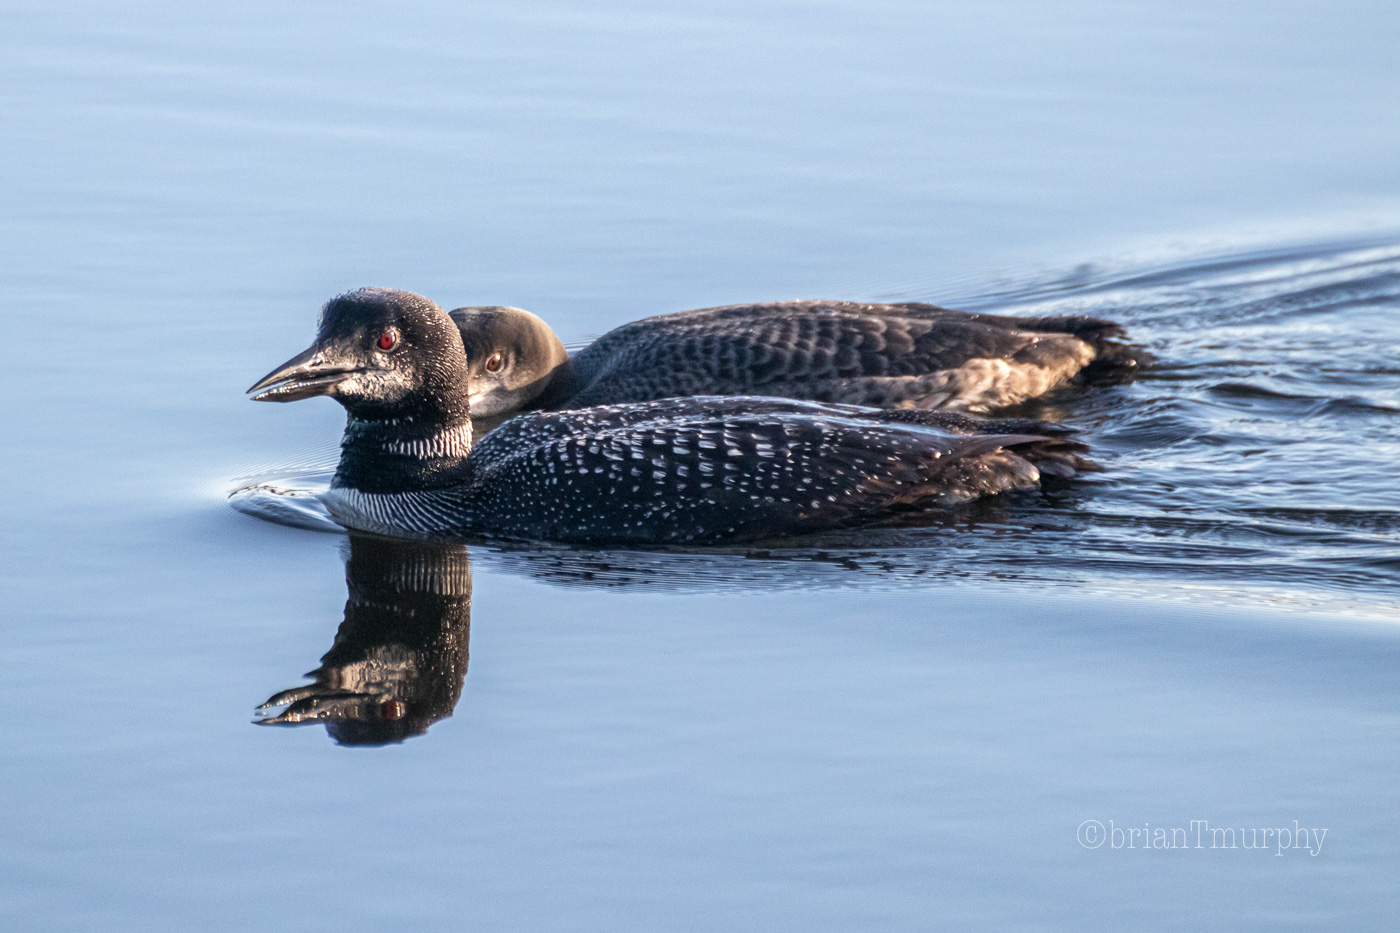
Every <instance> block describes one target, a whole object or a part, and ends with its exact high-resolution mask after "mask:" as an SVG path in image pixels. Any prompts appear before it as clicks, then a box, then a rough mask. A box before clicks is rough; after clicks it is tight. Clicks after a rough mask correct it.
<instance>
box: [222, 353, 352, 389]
mask: <svg viewBox="0 0 1400 933" xmlns="http://www.w3.org/2000/svg"><path fill="white" fill-rule="evenodd" d="M358 371H359V370H358V369H353V368H349V367H345V366H337V365H335V364H334V363H331V362H329V361H327V360H326V359H325V358H324V357H323V354H322V352H321V347H320V346H319V345H316V344H313V345H312V346H311V347H310V348H309V349H307V350H305V351H303V352H301V353H298V354H297V355H296V356H294V357H292V358H291V359H290V360H287V362H285V363H283V364H282V365H281V366H279V367H277V368H276V369H274V370H273V371H272V372H270V373H268V374H267V375H266V376H263V377H262V378H261V379H259V380H258V381H257V382H256V383H254V384H253V387H252V388H251V389H249V390H248V392H249V393H253V392H256V393H257V395H254V396H253V401H255V402H295V401H298V400H299V399H304V398H312V397H314V396H317V395H326V394H328V393H329V392H330V391H331V390H332V389H334V388H335V387H336V386H337V385H339V384H340V383H341V382H344V381H345V380H346V379H347V378H349V377H350V376H351V375H353V374H354V373H356V372H358Z"/></svg>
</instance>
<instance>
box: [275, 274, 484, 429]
mask: <svg viewBox="0 0 1400 933" xmlns="http://www.w3.org/2000/svg"><path fill="white" fill-rule="evenodd" d="M248 391H249V393H252V394H253V400H254V401H257V402H295V401H297V400H299V399H304V398H312V397H314V396H317V395H328V396H330V397H331V398H333V399H335V400H336V401H337V402H339V403H340V404H342V405H344V406H345V409H346V410H347V411H348V412H349V413H350V414H351V415H354V416H355V417H356V418H360V419H383V418H394V417H411V416H414V415H417V414H423V415H428V416H443V415H449V416H450V415H460V416H465V415H467V414H468V412H467V397H468V390H467V360H466V353H465V351H464V350H463V347H462V337H461V334H460V332H459V331H458V329H457V325H456V324H455V323H454V322H453V320H452V319H451V318H450V317H448V316H447V312H445V311H443V310H442V308H439V307H438V306H437V305H435V304H433V302H431V301H429V300H428V299H426V298H424V297H422V296H421V295H415V294H413V293H412V292H405V291H399V290H398V289H393V288H361V289H357V290H355V291H353V292H347V293H346V294H344V295H341V296H339V297H337V298H333V299H331V300H330V301H328V302H327V303H326V305H325V307H324V308H322V309H321V318H320V322H319V326H318V327H317V330H316V341H315V343H313V344H312V345H311V346H310V347H308V348H307V349H306V350H305V351H303V352H301V353H299V354H297V355H296V356H294V357H292V358H291V359H290V360H288V361H287V362H285V363H283V364H282V365H281V366H279V367H277V368H276V369H274V370H273V371H272V372H270V373H268V374H267V375H266V376H264V377H263V378H262V379H260V380H258V382H257V383H256V384H254V385H253V387H252V388H250V389H249V390H248Z"/></svg>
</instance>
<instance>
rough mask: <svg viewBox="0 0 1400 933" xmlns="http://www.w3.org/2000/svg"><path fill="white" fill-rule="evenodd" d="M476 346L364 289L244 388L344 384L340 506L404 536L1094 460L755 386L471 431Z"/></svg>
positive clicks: (1052, 436)
mask: <svg viewBox="0 0 1400 933" xmlns="http://www.w3.org/2000/svg"><path fill="white" fill-rule="evenodd" d="M462 346H463V345H462V340H461V336H460V334H459V331H458V329H457V327H456V326H455V324H454V322H453V320H452V319H451V318H450V317H449V316H448V315H447V313H446V312H445V311H443V310H442V309H441V308H439V307H438V306H437V305H435V304H433V303H432V302H431V301H429V300H428V299H426V298H423V297H420V296H418V295H414V294H412V293H410V292H404V291H397V290H393V289H381V288H362V289H359V290H358V291H353V292H349V293H347V294H345V295H341V296H340V297H338V298H335V299H332V300H331V301H330V302H328V303H327V304H326V305H325V307H324V308H323V309H322V311H321V318H320V323H319V328H318V331H317V335H316V341H315V343H313V344H312V346H311V347H310V348H309V349H308V350H306V351H305V352H303V353H301V354H300V355H298V356H296V357H294V358H293V359H291V360H289V361H288V362H286V363H285V364H283V365H282V366H279V367H278V368H277V369H275V370H273V371H272V372H271V373H269V374H268V375H267V376H266V377H264V378H263V379H261V380H259V381H258V383H257V384H256V385H254V386H253V387H252V388H251V389H249V390H248V391H249V392H250V393H256V394H255V395H254V396H253V398H254V399H255V400H258V401H295V400H297V399H303V398H310V397H312V396H317V395H329V396H331V397H332V398H334V399H335V400H336V401H337V402H339V403H340V404H341V405H343V406H344V407H345V409H346V412H347V415H348V417H347V422H346V427H345V435H344V438H343V439H342V441H341V456H340V463H339V465H338V467H337V468H336V472H335V476H334V478H333V479H332V481H331V488H330V490H329V492H328V493H327V495H326V505H327V509H328V511H329V512H330V514H331V516H332V517H333V518H334V519H335V520H336V521H338V522H340V523H341V524H343V525H345V526H347V527H350V528H355V529H360V530H364V531H372V532H379V533H384V534H390V535H410V536H428V537H433V536H441V535H448V536H464V535H465V536H504V537H510V538H520V539H532V540H554V541H566V542H580V543H594V544H680V543H701V542H718V541H742V540H754V539H761V538H777V537H784V536H788V535H796V534H803V533H807V532H814V531H820V530H825V529H831V528H840V527H847V526H851V525H858V524H865V523H871V522H877V521H881V520H885V519H889V518H891V517H893V516H895V515H897V514H899V513H905V512H909V511H915V510H921V509H925V508H929V507H936V506H945V505H952V504H956V503H960V502H965V501H968V500H971V499H975V498H977V497H979V496H983V495H988V494H991V493H998V492H1003V491H1006V490H1012V489H1027V488H1032V487H1035V486H1036V485H1037V484H1038V483H1039V481H1040V477H1041V474H1042V473H1047V474H1052V475H1058V476H1072V475H1074V474H1075V473H1077V472H1079V471H1081V470H1084V469H1086V468H1087V469H1092V468H1093V467H1092V465H1091V464H1088V463H1087V462H1086V461H1085V460H1084V459H1083V458H1082V457H1081V454H1083V453H1084V452H1085V450H1086V448H1085V446H1084V445H1083V444H1081V443H1079V442H1077V441H1074V440H1070V439H1068V438H1066V437H1065V436H1063V435H1064V434H1065V433H1066V432H1065V431H1064V430H1063V429H1059V428H1056V427H1054V426H1051V425H1046V424H1044V423H1042V422H1034V421H1024V420H1023V421H1012V422H989V423H982V422H979V421H977V420H976V419H972V418H969V417H967V416H964V415H959V414H956V413H945V412H926V411H919V410H896V411H881V410H876V409H868V408H859V407H855V406H848V405H827V404H821V403H815V402H803V401H797V400H788V399H773V398H749V397H737V398H734V397H726V398H719V397H711V396H701V397H696V398H683V399H668V400H663V401H657V402H645V403H638V404H630V405H608V406H599V407H593V408H585V409H579V410H571V411H560V412H537V413H533V414H527V415H521V416H519V417H516V418H513V419H511V420H509V421H507V422H506V423H505V424H504V425H503V426H501V427H500V428H498V429H497V430H495V431H494V432H492V433H490V434H488V435H487V436H486V437H485V438H484V439H483V440H481V442H480V443H478V444H475V445H473V442H472V420H471V408H470V402H469V392H470V389H469V386H468V380H467V357H466V355H465V354H464V353H463V350H462ZM1008 428H1010V429H1014V430H1013V433H992V434H986V433H981V432H986V431H1005V430H1007V429H1008ZM950 429H951V430H952V431H956V430H962V431H964V432H972V433H963V434H957V433H950Z"/></svg>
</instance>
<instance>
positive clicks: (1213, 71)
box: [0, 0, 1400, 931]
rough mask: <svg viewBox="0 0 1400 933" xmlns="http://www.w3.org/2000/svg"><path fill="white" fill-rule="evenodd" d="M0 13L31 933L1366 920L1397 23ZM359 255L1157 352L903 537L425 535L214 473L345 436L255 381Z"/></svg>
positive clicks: (1393, 276) (1389, 343)
mask: <svg viewBox="0 0 1400 933" xmlns="http://www.w3.org/2000/svg"><path fill="white" fill-rule="evenodd" d="M0 15H3V17H4V22H5V25H6V35H7V38H9V39H10V42H9V52H8V54H7V55H6V56H5V59H4V61H3V62H0V75H3V79H4V80H0V113H3V115H4V117H5V125H6V128H7V130H6V132H5V133H4V134H0V165H3V169H0V185H3V191H4V196H5V205H6V209H5V211H4V212H0V242H3V243H4V246H5V249H4V250H3V251H0V303H3V306H4V309H5V312H6V313H5V321H6V325H7V326H6V331H5V339H6V349H7V351H8V352H7V355H6V365H5V366H4V367H3V375H0V379H3V380H4V386H5V389H6V392H5V397H6V400H7V404H6V407H5V424H6V427H7V428H8V430H7V431H6V442H5V443H4V444H3V445H0V464H3V469H4V478H5V481H6V485H5V488H6V490H7V492H6V495H5V496H4V497H0V517H2V518H3V521H0V547H2V548H3V552H2V553H3V557H4V560H3V561H0V583H3V587H4V593H5V597H4V609H5V611H4V618H5V620H6V631H7V634H8V635H9V640H8V646H7V649H6V651H5V652H3V654H0V675H3V677H4V681H5V683H6V685H7V688H8V691H7V696H8V697H9V699H10V702H11V706H12V710H13V713H14V714H13V715H11V716H10V717H9V718H8V719H7V726H6V728H5V729H4V731H3V734H0V739H2V740H3V744H0V749H3V751H0V782H2V784H3V787H4V788H5V794H6V809H5V812H6V819H5V820H4V821H3V826H0V925H3V926H4V928H6V929H24V930H48V929H52V930H67V929H79V928H81V929H88V928H102V929H111V930H125V929H132V930H151V929H170V930H187V929H192V928H197V929H230V930H235V929H237V930H242V929H285V928H296V929H306V930H316V929H345V928H347V927H368V928H388V927H395V928H397V927H401V926H404V925H414V926H417V927H421V928H425V929H460V928H462V927H466V926H470V927H475V928H484V929H493V928H494V929H530V930H575V929H610V930H630V929H636V930H647V931H654V930H715V929H724V930H750V929H752V930H771V929H810V930H818V929H832V930H848V929H890V930H903V929H911V930H914V929H917V930H923V929H928V928H930V927H969V928H977V929H1008V928H1009V929H1072V930H1083V929H1106V930H1118V929H1123V928H1124V927H1127V926H1129V925H1132V926H1133V927H1134V928H1144V929H1191V930H1199V929H1228V930H1240V929H1253V928H1259V929H1265V928H1267V929H1279V928H1298V929H1317V928H1319V927H1328V928H1330V927H1336V928H1347V929H1388V928H1389V926H1390V925H1391V924H1392V919H1391V918H1393V916H1394V914H1395V911H1396V908H1397V906H1400V905H1397V903H1396V896H1395V888H1394V883H1393V878H1394V877H1395V871H1396V868H1397V867H1400V836H1398V835H1397V830H1396V827H1397V826H1400V813H1397V806H1396V799H1397V795H1396V791H1397V783H1396V778H1395V775H1394V762H1395V761H1397V760H1400V754H1397V752H1400V748H1397V738H1396V736H1397V734H1400V732H1398V731H1397V725H1400V720H1398V719H1397V713H1396V704H1395V696H1396V688H1397V683H1396V673H1395V672H1396V670H1397V664H1396V661H1397V653H1400V642H1397V639H1396V634H1395V632H1396V630H1395V617H1396V608H1397V604H1396V600H1395V595H1394V594H1395V592H1396V586H1395V584H1396V582H1397V571H1398V570H1400V567H1398V566H1397V558H1396V553H1397V551H1396V547H1395V541H1396V531H1397V520H1400V498H1397V492H1396V485H1395V483H1394V481H1393V472H1394V471H1393V464H1394V462H1395V459H1396V454H1397V433H1396V411H1397V408H1400V367H1397V364H1396V362H1395V360H1396V359H1397V352H1396V351H1397V350H1398V349H1400V329H1397V327H1396V324H1395V319H1396V311H1397V305H1400V232H1397V231H1400V209H1397V204H1400V189H1398V188H1397V185H1396V179H1397V178H1400V171H1397V169H1400V166H1398V165H1397V160H1396V153H1397V152H1400V113H1397V106H1398V105H1397V103H1396V102H1397V101H1400V69H1397V67H1396V64H1395V56H1394V41H1393V38H1394V36H1395V35H1396V31H1397V27H1400V22H1398V21H1397V12H1396V8H1395V6H1394V5H1393V4H1383V3H1376V2H1360V0H1357V2H1344V3H1340V4H1330V5H1328V6H1327V7H1326V8H1323V7H1319V6H1316V5H1310V4H1282V5H1280V4H1269V5H1264V4H1258V3H1250V2H1243V3H1237V4H1228V5H1221V4H1216V3H1204V2H1201V3H1184V4H1182V3H1177V4H1172V5H1170V6H1167V5H1160V6H1154V5H1147V4H1136V5H1122V4H1104V3H1095V2H1085V0H1080V2H1071V3H1067V4H1059V5H1056V6H1054V7H1047V6H1045V5H1043V4H1034V3H1026V2H1016V0H1002V2H994V3H979V4H959V3H945V4H937V5H929V4H916V3H910V2H906V0H889V2H881V3H874V4H871V3H863V4H860V5H854V4H847V3H844V2H834V0H833V2H817V3H802V4H797V3H785V2H776V0H775V2H767V3H758V4H754V3H747V4H733V3H723V2H713V3H699V2H697V3H686V4H682V5H680V6H671V7H667V8H666V9H664V10H663V9H658V8H656V6H655V5H654V4H642V3H636V2H630V0H614V2H598V3H589V4H581V3H573V2H540V3H524V4H522V3H509V4H506V3H480V4H473V5H471V6H469V7H463V8H459V7H457V6H454V5H447V4H438V3H433V2H424V3H412V4H398V5H395V6H393V7H387V6H386V7H371V6H360V7H345V6H344V5H340V4H317V3H310V4H298V5H295V6H287V5H279V4H271V3H255V4H252V5H243V6H240V7H238V8H237V9H234V8H223V7H208V8H206V7H190V6H188V5H179V4H173V3H165V2H157V3H151V4H144V5H139V6H131V5H121V6H119V5H109V4H101V3H65V4H58V5H54V4H51V3H50V4H33V3H14V4H10V5H9V6H8V7H7V9H6V11H5V12H4V13H3V14H0ZM366 284H375V285H385V286H395V287H403V288H409V289H413V290H416V291H420V292H422V293H424V294H427V295H429V296H431V297H433V298H434V299H435V300H437V301H439V302H440V303H442V304H444V305H445V306H449V307H450V306H454V305H458V304H468V303H472V304H482V303H497V302H499V303H508V304H516V305H520V306H523V307H527V308H530V309H532V310H534V311H536V312H538V313H540V314H542V315H544V316H545V317H546V318H547V319H548V320H550V321H551V322H552V323H554V324H555V325H556V327H557V328H558V329H559V330H560V332H561V333H562V334H563V335H564V336H565V337H566V339H568V340H571V341H577V340H581V339H584V338H585V337H586V336H587V335H590V334H596V333H600V332H602V331H604V330H607V329H608V328H610V327H613V326H615V325H617V324H619V323H622V322H624V321H626V320H629V319H632V318H635V317H638V316H641V315H644V314H651V313H659V312H663V311H672V310H680V309H683V308H687V307H700V306H704V305H713V304H721V303H727V302H736V301H754V300H761V299H778V298H790V297H831V298H853V299H896V298H898V299H920V300H933V301H938V302H941V303H944V304H949V305H952V306H955V307H963V308H968V309H970V310H993V311H996V310H1007V311H1013V312H1015V313H1093V314H1100V315H1103V316H1106V317H1111V318H1115V319H1119V320H1122V321H1123V322H1124V323H1126V324H1127V325H1128V327H1129V328H1130V331H1131V333H1132V335H1133V337H1134V338H1135V339H1136V340H1139V341H1141V342H1142V343H1144V344H1145V345H1147V346H1148V347H1150V348H1151V349H1152V350H1153V352H1154V353H1156V354H1157V355H1158V357H1159V363H1158V364H1157V365H1156V367H1155V368H1153V369H1152V370H1151V371H1149V372H1146V373H1144V374H1143V375H1142V377H1141V378H1139V379H1137V380H1136V381H1134V382H1132V383H1129V384H1125V385H1120V386H1113V387H1106V388H1103V389H1098V390H1094V391H1090V392H1070V393H1065V394H1063V395H1060V396H1057V397H1055V398H1052V399H1049V400H1046V401H1045V402H1044V403H1041V404H1037V405H1033V406H1027V407H1026V413H1028V414H1036V415H1039V416H1042V417H1051V418H1054V419H1056V420H1061V421H1064V422H1066V423H1069V424H1073V425H1076V426H1078V427H1080V428H1082V429H1083V431H1084V432H1085V436H1086V438H1087V439H1088V440H1089V441H1090V443H1092V444H1093V446H1094V449H1095V453H1096V456H1097V457H1098V458H1099V459H1100V460H1101V461H1102V462H1103V464H1104V466H1105V467H1106V470H1105V472H1104V473H1103V474H1101V475H1099V476H1096V477H1092V478H1090V479H1088V480H1085V481H1082V482H1076V483H1074V484H1071V485H1069V486H1066V487H1063V488H1059V489H1056V490H1053V491H1052V492H1050V493H1047V494H1045V495H1043V496H1040V495H1037V496H1026V497H1021V498H1017V499H1014V500H1006V501H1001V502H994V503H987V504H985V505H982V506H979V507H977V508H974V509H968V510H965V511H962V512H958V513H954V514H950V515H948V516H947V517H946V519H943V520H940V521H939V522H936V523H935V524H933V525H932V526H930V527H927V528H920V529H902V530H899V531H883V532H862V533H855V534H843V535H833V536H830V537H828V538H823V539H819V540H807V541H801V542H792V543H790V546H784V547H775V548H767V549H763V550H752V549H727V550H718V551H706V552H697V551H678V552H635V551H587V550H578V549H568V548H555V547H544V546H541V547H502V546H498V545H488V544H483V543H475V542H474V543H469V544H467V545H465V546H463V545H434V546H423V545H414V546H408V545H395V544H394V543H392V542H384V541H376V540H373V539H356V540H353V541H352V540H349V539H347V538H346V537H345V536H343V535H339V534H332V533H327V532H325V531H316V530H312V529H309V528H293V527H288V526H287V525H285V524H279V523H277V522H271V521H266V520H264V518H265V517H267V516H266V514H265V507H266V506H267V504H268V502H270V501H272V499H271V497H268V496H263V497H262V498H261V499H259V500H258V502H256V503H251V504H252V505H253V506H255V510H256V509H262V510H263V515H262V517H257V516H250V515H249V514H248V513H247V512H246V511H238V510H236V509H234V508H231V507H230V502H229V499H228V494H229V492H230V491H231V490H233V489H234V488H236V487H239V486H240V485H244V484H246V483H248V482H249V481H250V480H272V481H275V482H276V483H278V484H279V485H280V486H281V487H282V488H284V489H285V488H308V485H309V484H312V483H313V481H314V480H315V478H316V476H317V475H318V471H324V469H325V467H326V465H327V463H328V462H329V458H332V457H333V455H334V450H335V442H336V438H337V437H338V433H339V429H340V423H341V415H340V411H339V409H338V408H337V407H336V406H334V405H333V404H332V403H329V402H325V403H307V404H305V405H294V406H285V407H280V406H279V407H270V406H255V405H249V404H248V403H247V401H246V399H245V398H244V396H243V389H245V388H246V387H247V385H248V384H250V383H251V382H252V381H253V380H254V379H255V378H257V377H258V376H259V375H261V374H262V373H264V372H266V371H267V369H268V368H269V367H270V366H271V365H273V364H274V363H276V362H278V361H280V360H283V359H285V358H287V357H288V356H289V355H291V353H293V352H296V351H297V350H299V349H301V348H302V347H303V346H305V344H306V343H307V342H308V341H309V339H310V337H311V334H312V332H313V321H314V314H315V310H316V308H317V306H318V305H319V303H320V302H322V301H324V300H325V299H326V298H328V297H329V296H330V295H332V294H335V293H337V292H339V291H342V290H345V289H348V288H352V287H356V286H359V285H366ZM321 475H323V473H322V474H321ZM285 499H286V497H283V500H285ZM249 504H250V503H249V502H248V501H245V502H243V505H245V506H246V505H249ZM304 504H305V503H303V505H304ZM297 511H299V512H300V513H301V514H302V515H303V516H305V515H306V514H307V510H306V509H305V508H302V509H299V510H297ZM311 511H312V512H314V510H311ZM313 517H314V515H313ZM283 518H284V519H285V518H286V515H285V514H284V515H283ZM313 668H315V669H317V674H316V675H315V676H314V677H311V678H303V677H302V676H301V675H302V673H303V672H305V671H307V670H310V669H313ZM285 690H295V691H298V692H297V693H295V694H292V695H287V696H284V699H286V700H289V701H291V706H290V707H289V706H288V705H286V704H283V705H279V706H275V707H273V708H271V709H269V710H266V711H264V712H263V713H262V714H258V715H262V716H268V715H271V716H277V715H285V714H286V713H287V712H288V711H289V709H290V710H291V711H292V712H294V713H295V714H297V715H301V716H302V717H303V718H304V719H306V720H308V721H310V720H315V721H314V722H310V723H309V724H307V725H302V726H288V727H278V726H273V725H264V726H260V725H254V724H252V722H251V721H250V720H252V719H253V718H254V716H255V707H257V706H258V705H259V704H261V703H262V702H263V701H264V700H267V699H268V698H270V697H272V696H273V695H274V694H277V693H279V692H281V691H285ZM298 702H300V703H301V704H302V705H301V706H300V707H298V706H296V704H297V703H298ZM1086 820H1097V821H1100V822H1101V823H1102V824H1103V825H1104V826H1106V827H1107V826H1108V825H1110V821H1113V822H1112V825H1113V826H1115V827H1117V828H1122V827H1125V826H1126V827H1137V826H1143V825H1144V824H1146V825H1147V826H1148V827H1169V828H1175V827H1190V826H1191V824H1192V821H1208V823H1209V825H1212V826H1219V827H1235V828H1239V829H1241V830H1243V829H1244V828H1246V827H1252V828H1255V829H1258V828H1263V827H1273V828H1277V827H1290V828H1291V827H1293V826H1294V825H1295V823H1294V821H1295V820H1296V821H1298V823H1297V824H1296V825H1299V826H1302V827H1308V828H1310V829H1323V828H1325V829H1327V835H1326V836H1325V839H1324V842H1323V844H1322V846H1321V848H1320V851H1318V854H1316V855H1313V854H1311V853H1310V852H1309V851H1307V850H1305V849H1304V850H1299V849H1292V848H1290V849H1289V850H1288V851H1286V852H1283V853H1275V852H1271V851H1266V850H1257V849H1244V848H1234V849H1210V848H1203V849H1195V848H1190V847H1188V848H1185V849H1175V850H1159V851H1151V850H1149V851H1144V850H1142V849H1140V848H1134V849H1132V850H1128V849H1125V848H1118V849H1115V848H1113V846H1112V844H1111V843H1107V844H1105V845H1103V846H1100V847H1098V848H1086V847H1085V846H1084V845H1082V844H1081V843H1080V841H1078V838H1077V836H1076V832H1077V831H1078V829H1079V827H1080V826H1081V825H1082V824H1084V822H1085V821H1086Z"/></svg>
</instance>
